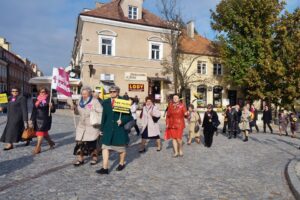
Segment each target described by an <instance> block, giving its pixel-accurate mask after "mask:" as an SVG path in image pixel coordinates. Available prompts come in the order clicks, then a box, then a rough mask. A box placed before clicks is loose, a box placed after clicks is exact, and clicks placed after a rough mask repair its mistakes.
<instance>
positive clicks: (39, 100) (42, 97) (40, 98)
mask: <svg viewBox="0 0 300 200" xmlns="http://www.w3.org/2000/svg"><path fill="white" fill-rule="evenodd" d="M47 98H48V95H47V94H46V95H39V96H38V97H37V101H36V102H35V107H36V108H37V107H39V105H40V104H41V105H42V106H44V105H46V104H47Z"/></svg>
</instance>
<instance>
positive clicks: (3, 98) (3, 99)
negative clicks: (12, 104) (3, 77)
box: [0, 93, 8, 103]
mask: <svg viewBox="0 0 300 200" xmlns="http://www.w3.org/2000/svg"><path fill="white" fill-rule="evenodd" d="M0 103H8V99H7V95H6V94H5V93H3V94H0Z"/></svg>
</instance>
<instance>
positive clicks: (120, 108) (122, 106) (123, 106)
mask: <svg viewBox="0 0 300 200" xmlns="http://www.w3.org/2000/svg"><path fill="white" fill-rule="evenodd" d="M130 108H131V102H130V101H128V100H124V99H116V100H115V103H114V109H113V111H114V112H120V113H128V114H129V113H130Z"/></svg>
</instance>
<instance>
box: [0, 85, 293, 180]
mask: <svg viewBox="0 0 300 200" xmlns="http://www.w3.org/2000/svg"><path fill="white" fill-rule="evenodd" d="M109 93H110V98H109V99H106V100H103V101H102V100H101V99H99V95H97V94H95V93H93V91H92V89H91V88H90V87H85V86H84V87H82V89H81V98H80V101H79V102H78V103H75V102H74V103H73V105H72V109H73V110H74V114H76V115H79V121H78V123H77V125H76V136H75V141H76V144H75V146H74V151H73V154H74V155H75V156H76V161H75V162H74V166H76V167H79V166H81V165H83V164H85V157H86V156H90V157H91V162H90V164H91V165H96V164H97V163H98V157H99V154H102V168H101V169H100V170H97V171H96V173H98V174H108V173H109V170H108V169H109V155H110V153H111V152H112V151H113V152H117V153H118V154H119V166H118V167H117V169H116V170H117V171H122V170H123V169H124V168H125V164H126V162H125V161H126V149H127V147H128V144H129V133H130V132H131V129H132V128H135V130H136V133H137V136H139V135H141V143H140V149H139V153H145V152H146V151H147V140H155V142H156V150H157V152H160V151H161V150H162V141H161V129H160V125H159V120H160V118H161V112H160V110H159V108H158V106H157V105H155V103H154V101H153V99H152V98H150V97H147V98H146V100H145V104H144V105H143V108H142V111H141V113H140V115H139V116H137V108H138V103H139V100H138V98H137V97H135V98H129V97H128V95H124V96H123V97H121V96H120V88H119V87H117V86H112V87H110V89H109ZM117 99H126V100H130V102H131V109H130V113H129V114H127V113H119V112H115V111H114V104H115V102H116V100H117ZM7 110H8V113H7V123H6V127H5V129H4V132H3V134H2V136H1V139H0V141H1V142H4V143H6V146H5V148H4V150H5V151H8V150H11V149H13V148H14V146H13V143H18V142H20V141H24V140H25V142H26V143H25V145H27V146H28V145H29V144H30V141H31V139H32V138H33V137H37V143H36V147H35V148H34V150H33V154H39V153H40V152H41V145H42V142H43V139H45V140H46V141H47V142H48V144H49V147H50V149H53V148H54V147H55V143H54V142H53V141H52V139H51V137H50V136H49V133H48V131H49V130H50V129H51V124H52V116H51V113H54V112H55V106H54V104H53V100H52V99H51V98H50V95H49V91H48V90H47V89H46V88H41V89H40V90H39V93H38V97H37V99H36V100H35V101H34V102H33V109H32V112H31V117H30V120H29V119H28V109H27V102H26V98H25V97H23V96H22V95H20V90H19V88H12V90H11V96H10V97H9V103H8V107H7ZM165 115H166V129H165V132H164V139H165V140H172V145H173V157H174V158H177V157H182V156H183V133H184V129H185V125H186V121H187V122H188V123H187V124H188V139H187V145H191V144H192V142H193V140H194V141H195V142H196V143H198V144H200V143H201V140H200V126H202V129H203V136H204V146H205V147H207V148H210V147H211V145H212V143H213V136H214V134H215V133H216V132H217V129H218V127H219V125H220V124H221V123H220V121H219V119H218V115H217V113H216V112H215V111H214V110H213V106H212V105H208V106H207V110H206V111H205V113H204V117H203V119H201V117H200V114H199V113H198V112H197V111H196V110H195V108H194V106H193V105H192V104H191V105H189V106H188V109H187V108H186V107H185V105H184V104H183V103H182V102H181V100H180V97H179V95H177V94H174V95H173V97H172V99H171V100H170V101H169V104H168V107H167V109H166V111H165ZM223 116H224V127H223V133H224V134H225V135H226V136H227V137H228V139H231V138H236V137H237V135H238V134H240V133H243V135H244V140H243V141H244V142H247V141H248V137H249V133H252V132H253V128H254V127H255V129H256V131H257V132H259V128H258V125H257V120H258V111H257V110H256V108H255V106H254V105H250V104H247V105H245V106H244V107H243V108H242V109H241V108H240V106H239V105H236V106H229V105H228V106H227V107H226V110H225V111H224V113H223ZM139 118H140V119H139ZM138 119H139V120H141V124H142V128H141V129H139V127H138V126H137V120H138ZM278 119H279V131H280V135H282V134H286V135H288V130H287V127H288V124H289V123H290V127H291V133H292V135H291V136H292V137H295V132H296V128H297V127H296V125H297V116H296V114H295V113H287V111H285V110H280V112H279V115H278ZM262 121H263V131H264V133H266V128H267V126H268V128H269V130H270V132H271V133H273V128H272V126H271V122H272V112H271V109H270V108H269V106H267V105H266V106H264V110H263V116H262ZM30 130H31V131H30ZM24 135H26V136H27V137H25V136H24ZM28 135H29V136H28Z"/></svg>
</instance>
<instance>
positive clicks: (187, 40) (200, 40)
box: [180, 31, 218, 56]
mask: <svg viewBox="0 0 300 200" xmlns="http://www.w3.org/2000/svg"><path fill="white" fill-rule="evenodd" d="M180 51H181V52H182V53H187V54H196V55H207V56H218V54H217V51H216V49H215V47H214V45H213V43H212V41H210V40H208V39H206V38H204V37H202V36H201V35H198V34H196V33H195V36H194V38H191V37H189V36H188V35H187V33H186V31H183V32H182V36H181V38H180Z"/></svg>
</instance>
